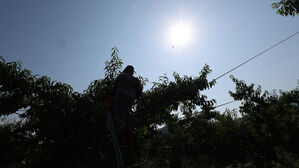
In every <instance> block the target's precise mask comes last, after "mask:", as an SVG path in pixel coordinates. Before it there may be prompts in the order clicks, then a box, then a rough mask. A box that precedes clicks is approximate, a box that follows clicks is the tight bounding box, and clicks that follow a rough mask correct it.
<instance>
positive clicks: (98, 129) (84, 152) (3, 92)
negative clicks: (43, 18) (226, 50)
mask: <svg viewBox="0 0 299 168" xmlns="http://www.w3.org/2000/svg"><path fill="white" fill-rule="evenodd" d="M122 64H123V63H122V61H121V60H120V59H119V57H118V50H117V48H113V49H112V54H111V60H109V61H106V63H105V69H104V70H105V77H104V78H103V79H98V80H94V81H93V82H91V83H90V85H89V86H88V88H87V89H86V90H85V91H84V92H83V93H77V92H73V90H72V88H71V86H70V85H67V84H64V83H60V82H56V81H52V80H51V79H50V78H48V77H45V76H41V77H40V76H34V75H32V74H31V72H30V71H29V70H26V69H22V68H21V63H20V62H8V63H7V62H5V60H4V59H3V58H2V57H1V62H0V109H1V110H0V115H1V116H2V117H3V116H8V115H11V114H18V115H19V118H21V119H22V120H20V121H16V122H10V123H9V122H8V123H2V124H1V126H0V141H1V143H0V149H1V152H0V166H1V167H115V166H116V165H115V158H114V154H113V148H112V144H111V136H110V133H109V131H108V129H107V124H106V118H105V109H104V105H103V103H104V100H105V99H106V98H108V97H113V93H114V89H115V88H114V87H113V83H114V80H115V79H116V77H117V75H118V74H119V73H120V71H121V69H122ZM210 72H211V70H210V69H209V66H208V65H205V66H204V67H203V69H202V70H201V72H200V73H199V74H198V76H196V77H189V76H180V75H179V74H177V73H173V76H174V80H173V81H170V80H169V79H168V77H167V76H165V75H164V76H161V77H160V78H159V80H158V82H154V83H153V86H152V87H151V88H150V89H149V90H146V91H145V92H144V93H143V94H142V96H141V97H140V98H139V99H138V100H137V101H136V104H135V105H134V108H133V111H132V119H133V131H134V137H133V139H134V142H135V144H134V146H133V148H134V149H135V152H136V153H135V154H134V156H135V157H134V159H135V161H136V163H139V165H140V167H227V168H228V167H277V168H282V167H298V166H299V159H298V157H299V153H298V151H299V145H298V142H299V139H298V137H299V135H298V134H299V90H298V89H297V90H293V91H290V92H280V93H279V94H278V93H268V92H262V89H261V87H255V86H254V85H253V84H251V85H247V84H246V83H245V82H244V81H241V80H238V79H236V78H234V77H232V80H233V82H234V83H235V85H236V90H235V91H234V92H230V94H231V96H232V97H233V98H234V99H235V100H239V101H242V105H241V106H240V113H241V116H238V115H237V114H236V111H234V110H227V111H225V112H222V113H220V112H219V111H216V110H215V109H214V108H213V107H214V104H215V102H216V101H215V100H214V99H208V97H207V96H206V95H204V94H203V93H202V92H203V91H204V90H206V89H211V88H212V87H213V86H214V85H215V84H216V83H215V81H208V80H207V76H208V74H209V73H210ZM139 78H140V79H142V81H143V82H142V83H143V84H146V82H147V79H146V78H143V77H139ZM178 111H180V112H181V113H182V115H183V117H181V118H179V117H178V116H177V115H176V114H175V112H178ZM161 126H163V128H162V129H159V128H160V127H161ZM129 155H133V154H132V153H126V152H124V158H125V163H126V158H129Z"/></svg>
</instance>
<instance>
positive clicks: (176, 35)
mask: <svg viewBox="0 0 299 168" xmlns="http://www.w3.org/2000/svg"><path fill="white" fill-rule="evenodd" d="M168 33H169V39H170V42H171V45H172V47H175V46H185V45H187V44H188V43H189V42H190V40H191V36H192V28H191V26H190V24H186V23H182V22H181V23H176V24H173V25H171V26H170V28H169V32H168Z"/></svg>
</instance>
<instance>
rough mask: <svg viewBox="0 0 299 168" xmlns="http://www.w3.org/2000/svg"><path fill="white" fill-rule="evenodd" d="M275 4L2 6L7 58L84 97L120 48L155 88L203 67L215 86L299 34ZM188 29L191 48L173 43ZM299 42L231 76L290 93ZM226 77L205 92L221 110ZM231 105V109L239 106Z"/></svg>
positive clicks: (38, 1)
mask: <svg viewBox="0 0 299 168" xmlns="http://www.w3.org/2000/svg"><path fill="white" fill-rule="evenodd" d="M272 3H273V1H272V0H263V1H261V0H251V1H240V0H226V1H223V0H205V1H203V0H194V1H187V0H119V1H112V0H110V1H108V0H107V1H100V0H97V1H96V0H51V1H42V0H26V1H24V0H1V1H0V55H2V56H3V57H4V58H5V59H6V60H7V61H16V60H21V61H22V62H23V67H25V68H28V69H31V70H32V72H33V74H39V75H46V76H49V77H51V79H52V80H57V81H61V82H65V83H68V84H70V85H71V86H72V87H73V88H74V90H75V91H79V92H82V91H83V90H84V89H86V88H87V86H88V84H89V83H90V82H91V81H93V80H95V79H98V78H101V77H103V75H104V71H103V68H104V62H105V61H106V60H107V59H109V57H110V49H111V48H112V47H114V46H117V47H118V49H119V50H120V57H121V58H122V59H123V60H124V63H125V65H127V64H132V65H134V66H135V70H136V71H137V74H138V75H142V76H144V77H147V78H148V79H149V80H150V81H151V82H154V81H157V79H158V77H159V76H161V75H163V74H164V73H166V74H167V75H168V76H171V74H172V72H173V71H176V72H178V73H179V74H181V75H191V76H196V75H197V74H198V72H199V71H200V70H201V68H202V67H203V66H204V64H205V63H206V64H208V65H210V67H211V69H212V70H213V72H212V74H211V75H210V77H209V79H213V78H215V77H217V76H219V75H221V74H222V73H224V72H225V71H227V70H229V69H230V68H232V67H234V66H236V65H238V64H239V63H241V62H242V61H245V60H246V59H248V58H250V57H252V56H254V55H256V54H257V53H259V52H261V51H262V50H264V49H266V48H268V47H270V46H271V45H273V44H274V43H276V42H278V41H280V40H281V39H283V38H285V37H287V36H289V35H291V34H292V33H295V32H297V31H299V16H296V17H283V16H280V15H277V14H276V12H275V11H274V10H273V9H272V8H271V4H272ZM179 20H181V21H184V22H188V23H190V24H191V25H192V27H193V30H194V32H193V35H192V40H191V41H190V43H189V44H188V45H186V46H185V47H176V46H175V47H174V48H172V45H171V44H170V43H169V42H168V41H167V38H166V35H165V34H166V33H167V28H168V27H169V25H170V24H171V23H173V22H177V21H179ZM298 66H299V35H297V36H295V37H294V38H292V39H290V40H289V41H287V42H285V43H283V44H282V45H280V46H278V47H276V48H274V49H273V50H271V51H269V52H267V53H266V54H264V55H262V56H261V57H258V58H257V59H255V60H253V61H252V62H250V63H248V64H246V65H244V66H242V67H241V68H239V69H237V70H236V71H234V72H232V73H231V74H233V75H235V77H237V78H239V79H243V80H245V81H246V82H247V83H255V84H258V85H261V86H262V87H263V89H267V90H273V89H283V90H291V89H294V88H296V86H297V80H298V79H299V68H298ZM228 90H234V84H233V83H232V81H231V80H230V79H229V76H225V77H223V78H221V79H220V80H218V82H217V85H216V86H215V87H214V88H213V89H211V90H209V91H207V92H205V93H206V94H207V95H208V96H209V97H210V98H215V99H216V100H217V102H218V103H219V104H221V103H225V102H227V101H230V100H232V98H231V97H230V96H229V94H228ZM236 106H237V105H236V104H235V105H233V104H232V105H230V106H229V107H230V108H232V107H236Z"/></svg>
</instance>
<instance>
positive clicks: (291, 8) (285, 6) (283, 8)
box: [272, 0, 299, 16]
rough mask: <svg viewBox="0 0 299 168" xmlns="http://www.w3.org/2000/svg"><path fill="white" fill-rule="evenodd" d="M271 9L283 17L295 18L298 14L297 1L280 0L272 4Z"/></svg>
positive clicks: (298, 2) (298, 4)
mask: <svg viewBox="0 0 299 168" xmlns="http://www.w3.org/2000/svg"><path fill="white" fill-rule="evenodd" d="M272 8H273V9H277V13H278V14H280V15H283V16H288V15H291V16H295V15H298V14H299V0H280V1H279V2H275V3H273V4H272Z"/></svg>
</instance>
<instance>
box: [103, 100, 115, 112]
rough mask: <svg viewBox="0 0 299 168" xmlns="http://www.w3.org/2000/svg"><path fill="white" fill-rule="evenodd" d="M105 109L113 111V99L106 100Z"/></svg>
mask: <svg viewBox="0 0 299 168" xmlns="http://www.w3.org/2000/svg"><path fill="white" fill-rule="evenodd" d="M104 103H105V108H106V109H107V110H109V111H112V110H113V107H114V99H113V98H107V99H105V102H104Z"/></svg>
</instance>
